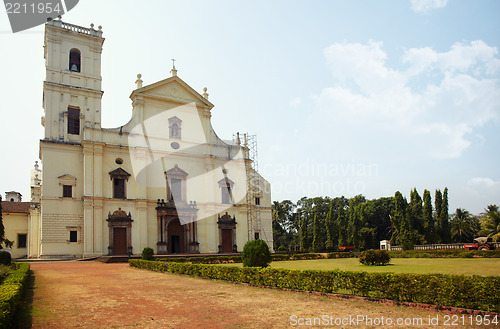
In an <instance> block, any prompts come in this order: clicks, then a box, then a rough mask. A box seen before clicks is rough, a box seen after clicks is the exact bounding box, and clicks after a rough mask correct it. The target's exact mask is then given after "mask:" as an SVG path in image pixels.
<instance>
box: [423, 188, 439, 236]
mask: <svg viewBox="0 0 500 329" xmlns="http://www.w3.org/2000/svg"><path fill="white" fill-rule="evenodd" d="M423 220H424V238H425V242H426V243H436V224H435V221H434V217H433V216H432V200H431V192H429V191H428V190H424V208H423Z"/></svg>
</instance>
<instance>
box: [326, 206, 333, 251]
mask: <svg viewBox="0 0 500 329" xmlns="http://www.w3.org/2000/svg"><path fill="white" fill-rule="evenodd" d="M332 218H333V202H332V203H331V204H330V209H329V210H328V213H327V214H326V219H325V231H326V242H325V249H326V250H328V251H331V250H333V249H334V248H335V246H334V243H333V234H334V227H333V226H334V224H335V223H334V221H333V220H332Z"/></svg>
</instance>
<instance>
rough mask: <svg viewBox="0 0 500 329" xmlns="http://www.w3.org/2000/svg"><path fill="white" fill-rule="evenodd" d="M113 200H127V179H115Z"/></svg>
mask: <svg viewBox="0 0 500 329" xmlns="http://www.w3.org/2000/svg"><path fill="white" fill-rule="evenodd" d="M113 198H115V199H125V179H123V178H115V179H114V180H113Z"/></svg>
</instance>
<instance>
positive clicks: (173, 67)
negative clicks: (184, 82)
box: [170, 58, 177, 77]
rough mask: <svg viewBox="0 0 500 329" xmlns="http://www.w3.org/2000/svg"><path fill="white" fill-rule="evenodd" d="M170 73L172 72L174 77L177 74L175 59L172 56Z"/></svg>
mask: <svg viewBox="0 0 500 329" xmlns="http://www.w3.org/2000/svg"><path fill="white" fill-rule="evenodd" d="M170 73H171V74H172V76H173V77H175V76H177V70H176V69H175V59H173V58H172V69H171V70H170Z"/></svg>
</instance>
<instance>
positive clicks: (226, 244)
mask: <svg viewBox="0 0 500 329" xmlns="http://www.w3.org/2000/svg"><path fill="white" fill-rule="evenodd" d="M232 251H233V230H226V229H225V230H222V252H232Z"/></svg>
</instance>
